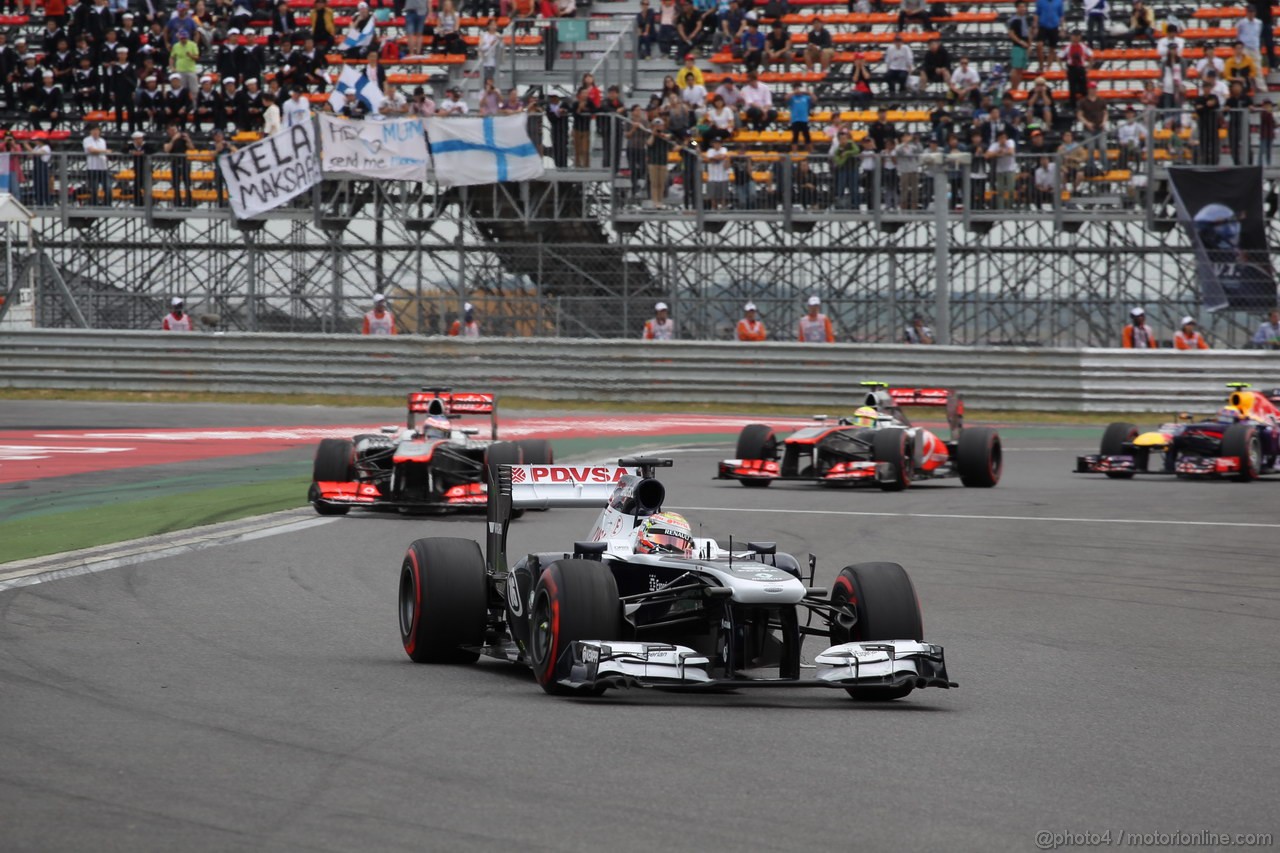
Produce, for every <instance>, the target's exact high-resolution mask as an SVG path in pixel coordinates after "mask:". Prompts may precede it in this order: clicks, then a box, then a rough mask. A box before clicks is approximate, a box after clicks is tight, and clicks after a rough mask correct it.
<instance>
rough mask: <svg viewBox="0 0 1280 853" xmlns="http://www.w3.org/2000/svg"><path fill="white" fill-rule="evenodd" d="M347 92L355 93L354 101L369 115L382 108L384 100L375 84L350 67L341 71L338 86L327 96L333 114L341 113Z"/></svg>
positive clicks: (361, 72)
mask: <svg viewBox="0 0 1280 853" xmlns="http://www.w3.org/2000/svg"><path fill="white" fill-rule="evenodd" d="M347 92H355V93H356V99H357V100H359V101H360V102H361V103H362V104H364V105H365V108H366V109H368V110H369V112H371V113H376V112H378V110H380V109H381V108H382V102H383V101H385V100H386V99H385V98H384V97H383V96H382V93H381V92H380V91H378V84H377V83H375V82H373V81H372V80H370V79H369V78H368V77H366V76H365V75H364V72H363V71H357V70H355V69H354V68H352V67H351V66H350V65H348V66H345V67H344V68H343V69H342V76H340V77H339V78H338V85H337V86H334V87H333V93H332V94H330V95H329V106H331V107H333V111H334V112H335V113H336V112H341V110H342V108H343V106H345V105H346V103H347Z"/></svg>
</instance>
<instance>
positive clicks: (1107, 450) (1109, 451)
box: [1098, 422, 1138, 480]
mask: <svg viewBox="0 0 1280 853" xmlns="http://www.w3.org/2000/svg"><path fill="white" fill-rule="evenodd" d="M1137 437H1138V428H1137V427H1136V426H1135V425H1133V424H1126V423H1120V422H1116V423H1113V424H1110V425H1109V426H1108V427H1107V430H1106V432H1104V433H1103V434H1102V447H1101V448H1100V449H1099V450H1098V452H1099V453H1101V454H1102V455H1103V456H1123V455H1125V453H1127V452H1129V451H1126V450H1125V447H1124V446H1125V444H1126V443H1127V442H1130V441H1133V440H1134V439H1135V438H1137ZM1133 461H1134V464H1135V465H1136V464H1137V463H1138V458H1137V455H1136V454H1135V455H1134V460H1133ZM1106 474H1107V476H1108V477H1110V478H1111V479H1113V480H1129V479H1132V478H1133V472H1132V471H1107V472H1106Z"/></svg>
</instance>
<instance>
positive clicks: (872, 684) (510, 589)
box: [399, 458, 956, 700]
mask: <svg viewBox="0 0 1280 853" xmlns="http://www.w3.org/2000/svg"><path fill="white" fill-rule="evenodd" d="M618 464H619V466H620V467H613V466H590V467H572V466H557V465H511V466H507V465H502V466H499V467H498V470H497V479H496V482H495V483H494V485H493V486H492V487H491V488H490V492H489V496H488V497H489V503H488V519H487V521H488V524H487V531H488V532H487V535H486V542H485V551H484V552H483V553H482V552H481V548H480V545H479V543H478V542H475V541H473V540H469V539H456V538H432V539H419V540H417V541H416V542H414V543H413V544H412V545H411V546H410V547H409V550H408V553H407V554H406V555H405V557H404V561H403V562H402V563H401V567H400V592H399V617H400V619H399V621H400V638H401V641H402V643H403V645H404V650H405V652H406V653H407V654H408V655H409V657H410V658H411V659H412V660H414V661H415V662H418V663H473V662H475V661H476V660H477V659H478V658H479V656H480V655H486V656H489V657H493V658H496V659H498V660H502V661H509V662H515V663H522V664H525V665H527V666H529V667H530V668H531V669H532V670H533V673H534V675H535V677H536V679H537V681H538V683H539V684H540V685H541V686H542V688H543V689H544V690H545V691H546V692H548V693H553V694H586V695H598V694H599V693H601V692H603V691H605V690H606V689H608V688H623V687H652V688H661V689H667V690H705V691H718V690H719V691H723V690H735V689H738V688H745V687H831V688H842V689H844V690H847V691H848V692H849V694H850V695H851V696H853V697H854V698H856V699H871V700H889V699H898V698H901V697H903V696H906V695H907V694H908V693H910V692H911V691H912V690H916V689H920V688H925V687H943V688H949V687H955V686H956V685H955V684H954V683H953V682H951V681H950V680H949V679H948V677H947V671H946V664H945V661H944V659H943V650H942V648H941V647H940V646H936V645H932V644H930V643H925V642H923V637H922V628H921V618H920V606H919V603H918V601H917V598H916V594H915V590H914V588H913V587H912V584H911V580H910V578H909V577H908V576H907V573H906V571H905V570H903V568H902V567H901V566H899V565H897V564H896V563H858V564H854V565H851V566H846V567H845V568H843V569H841V570H840V573H839V574H838V575H837V576H836V580H835V583H834V584H833V585H832V586H831V588H830V589H826V588H817V587H815V586H813V576H814V567H815V564H816V558H814V557H812V556H810V557H809V559H808V564H807V571H802V569H801V565H800V563H799V561H798V560H796V559H795V557H793V556H791V555H789V554H785V553H780V552H778V550H777V548H776V546H775V545H774V543H771V542H747V543H734V542H732V541H730V542H729V545H728V547H723V546H721V545H720V544H719V543H717V542H716V541H715V540H713V539H704V538H695V537H694V536H693V534H692V532H691V530H690V528H689V525H688V522H686V521H685V520H684V519H683V518H682V517H681V516H679V515H677V514H676V513H671V512H664V511H663V510H662V503H663V501H664V499H665V489H664V488H663V485H662V483H661V482H659V481H658V480H657V479H655V478H654V476H653V474H654V471H655V469H657V468H661V467H667V466H670V465H671V461H670V460H667V459H654V458H632V459H622V460H619V463H618ZM631 469H634V473H633V470H631ZM587 506H591V507H601V508H602V509H601V512H600V515H599V517H598V519H597V520H596V523H595V525H594V527H592V528H591V530H590V532H589V533H588V534H587V536H586V538H584V539H583V540H581V541H579V542H574V543H573V544H572V547H571V548H569V547H566V548H564V549H562V550H557V551H554V552H547V553H536V554H527V555H525V556H523V557H520V558H519V559H517V560H516V561H515V562H514V564H509V563H508V561H507V554H506V551H507V530H508V522H509V520H510V518H511V513H512V512H513V511H514V510H516V509H522V508H523V509H531V508H538V507H587ZM815 622H816V624H815ZM807 636H817V637H821V638H822V639H823V640H825V641H826V643H827V644H828V645H829V647H828V648H826V650H825V651H823V652H821V653H820V654H818V655H817V656H816V657H814V658H813V664H812V665H804V664H802V656H801V645H802V642H803V640H804V638H805V637H807Z"/></svg>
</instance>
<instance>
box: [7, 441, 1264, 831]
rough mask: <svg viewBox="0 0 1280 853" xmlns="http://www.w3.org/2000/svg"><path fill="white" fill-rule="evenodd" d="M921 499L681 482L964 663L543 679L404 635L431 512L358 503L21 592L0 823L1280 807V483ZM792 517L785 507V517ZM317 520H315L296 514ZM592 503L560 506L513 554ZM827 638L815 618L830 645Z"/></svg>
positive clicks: (748, 817)
mask: <svg viewBox="0 0 1280 853" xmlns="http://www.w3.org/2000/svg"><path fill="white" fill-rule="evenodd" d="M1006 444H1007V445H1008V446H1010V447H1011V448H1012V449H1010V451H1009V452H1008V453H1007V456H1006V460H1007V466H1006V473H1005V479H1004V482H1003V483H1002V484H1001V485H1000V487H999V488H996V489H994V490H973V489H964V488H962V487H961V486H959V484H958V483H956V482H948V483H945V484H938V485H921V486H916V487H913V488H912V489H911V490H910V491H909V492H906V493H903V494H882V493H879V492H876V491H830V490H823V489H819V488H816V487H807V486H803V485H793V484H776V485H775V486H774V487H772V488H770V489H767V490H763V491H753V490H747V489H743V488H741V487H739V486H738V485H737V484H735V483H730V482H716V481H712V480H710V479H709V478H710V476H711V474H712V472H713V468H714V461H715V459H716V458H718V457H719V456H721V455H727V449H726V448H716V449H710V450H707V449H703V450H692V449H686V450H684V451H682V452H679V453H678V454H676V459H677V464H676V467H675V468H674V469H672V470H671V471H669V472H665V476H664V480H666V482H667V486H668V497H669V500H668V507H669V508H672V509H679V510H681V511H683V512H684V513H685V515H686V516H688V517H689V518H690V519H691V521H693V523H694V525H695V527H696V526H697V525H698V523H699V522H701V524H702V525H703V531H704V534H712V533H714V534H715V535H717V536H719V537H720V538H722V539H723V538H727V536H728V535H729V534H730V533H732V534H733V535H734V538H735V539H737V538H744V539H745V538H747V537H752V538H755V539H776V540H778V542H779V544H780V546H781V547H782V548H783V549H784V550H791V551H794V552H797V553H799V554H801V555H803V554H805V553H808V552H810V551H812V552H813V553H815V554H817V555H818V556H819V580H820V581H821V582H822V583H824V584H829V583H830V581H831V579H832V577H833V575H834V573H835V571H836V570H838V569H839V568H840V566H842V565H844V564H846V563H850V562H855V561H864V560H895V561H898V562H901V563H903V564H904V565H905V566H906V567H907V568H908V570H909V571H910V572H911V573H912V575H913V578H914V580H915V583H916V587H917V590H918V592H919V595H920V598H921V602H922V605H923V608H924V617H925V636H926V639H929V640H931V641H933V642H937V643H940V644H943V645H944V646H945V647H946V649H947V657H948V666H949V669H950V673H951V675H952V677H953V678H954V679H955V680H957V681H959V682H960V684H961V687H960V689H959V690H954V691H941V690H930V691H924V692H917V693H914V694H912V695H911V696H910V697H909V698H907V699H906V700H903V701H900V702H896V703H891V704H889V705H881V706H875V705H859V704H857V703H854V702H853V701H851V700H849V699H848V698H847V697H846V696H845V695H844V693H843V692H840V691H830V692H828V691H812V690H811V691H794V692H787V691H759V692H755V693H752V692H743V693H738V694H734V695H729V696H672V695H668V694H662V693H656V692H647V691H645V692H640V691H637V692H628V693H609V694H607V695H606V696H605V697H604V698H602V699H573V700H563V699H553V698H551V697H548V696H545V695H544V694H543V693H542V691H541V690H539V689H538V688H537V687H536V686H535V685H534V683H533V681H532V680H531V678H530V677H529V676H528V674H527V672H525V671H524V670H521V669H518V668H513V667H510V666H506V665H500V664H496V663H481V664H479V665H477V666H473V667H461V668H458V667H455V668H448V667H440V668H436V667H426V666H418V665H414V664H412V663H410V662H409V660H408V659H407V658H406V657H405V655H404V653H403V652H402V650H401V649H400V647H399V638H398V635H397V630H396V614H395V595H396V580H397V570H398V566H399V562H400V559H401V556H402V554H403V552H404V549H405V546H406V545H407V544H408V542H409V541H410V540H411V539H412V538H414V537H417V536H430V535H450V536H467V537H480V536H481V534H482V526H483V525H482V523H481V522H480V521H479V520H478V519H474V518H468V519H454V520H425V521H424V520H404V519H398V518H391V517H385V516H370V515H364V516H357V515H352V516H350V517H347V518H341V519H336V520H332V521H327V522H325V523H322V524H320V525H318V526H315V527H311V528H310V529H307V530H301V531H297V532H293V533H285V534H281V535H278V536H273V537H269V538H263V539H259V540H256V541H253V542H246V543H242V544H233V545H227V546H225V547H215V548H211V549H209V550H205V551H200V552H197V553H194V554H188V555H184V556H181V557H174V558H169V559H157V560H153V561H150V562H143V563H139V564H137V565H132V566H127V567H123V568H119V569H115V570H111V571H105V572H101V573H97V574H90V575H84V576H81V577H75V578H68V579H64V580H56V581H52V582H49V583H43V584H39V585H35V586H28V587H24V588H20V589H13V590H9V591H7V592H0V721H2V723H3V724H2V726H0V827H3V829H2V830H0V832H2V833H3V841H0V847H3V848H4V849H5V850H41V851H43V850H95V851H96V850H131V851H132V850H175V849H180V850H218V851H225V850H326V851H329V850H331V851H350V850H356V849H367V850H379V851H381V850H413V851H420V850H444V851H453V850H472V849H481V850H503V851H510V850H544V849H545V850H583V851H596V850H699V851H707V850H819V849H821V850H828V849H837V850H858V851H900V850H901V851H905V850H949V851H950V850H963V851H969V850H972V851H987V850H1034V849H1036V834H1037V832H1039V831H1046V832H1076V833H1090V832H1092V833H1103V832H1106V831H1111V832H1139V833H1149V832H1179V831H1183V832H1197V831H1199V832H1204V831H1210V832H1217V833H1234V832H1273V833H1274V832H1275V831H1276V830H1277V823H1278V822H1280V821H1277V818H1276V810H1275V792H1276V791H1277V790H1280V738H1277V737H1276V730H1275V720H1276V710H1275V708H1276V698H1277V695H1278V691H1277V686H1276V685H1277V681H1278V680H1280V665H1278V664H1277V660H1276V656H1277V652H1278V651H1280V644H1278V643H1277V640H1276V636H1277V629H1278V628H1280V567H1278V566H1277V554H1278V553H1280V519H1277V516H1276V507H1277V506H1280V482H1275V481H1273V482H1266V481H1264V482H1260V483H1253V484H1248V485H1241V484H1235V483H1219V482H1178V481H1172V480H1164V479H1148V480H1137V481H1129V482H1112V481H1108V480H1105V479H1103V478H1101V477H1097V478H1094V477H1076V476H1072V475H1070V474H1069V473H1068V469H1069V468H1070V467H1071V463H1072V457H1073V456H1074V454H1075V453H1077V452H1084V451H1088V450H1091V449H1093V442H1092V441H1090V442H1089V443H1088V444H1082V443H1081V442H1079V441H1077V442H1076V443H1075V444H1074V445H1071V444H1070V442H1066V443H1064V442H1063V440H1061V439H1052V438H1047V439H1042V440H1036V439H1024V440H1018V441H1007V442H1006ZM783 510H785V512H783ZM299 517H306V516H303V515H300V516H299ZM591 518H592V514H591V513H590V512H588V511H566V510H559V511H554V512H550V513H545V514H543V513H534V514H530V515H528V516H526V518H525V519H524V520H522V521H520V522H517V524H516V525H515V529H516V532H515V534H514V535H513V540H512V545H513V550H515V551H520V550H524V549H531V550H532V549H550V548H556V547H561V546H566V547H567V546H568V545H569V544H570V543H571V541H572V540H573V539H574V538H576V537H578V536H581V535H583V533H584V532H585V530H586V528H587V527H588V525H589V523H590V521H591ZM815 647H816V644H814V643H812V642H811V643H810V646H809V647H807V648H808V649H809V651H810V652H811V653H812V651H813V650H814V649H815Z"/></svg>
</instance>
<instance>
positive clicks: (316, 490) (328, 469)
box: [307, 438, 356, 515]
mask: <svg viewBox="0 0 1280 853" xmlns="http://www.w3.org/2000/svg"><path fill="white" fill-rule="evenodd" d="M355 478H356V446H355V444H354V443H352V442H351V441H348V440H347V439H345V438H324V439H321V440H320V446H319V447H317V448H316V458H315V461H314V462H312V464H311V489H310V490H309V491H308V492H307V500H308V501H309V502H310V503H311V505H312V506H313V507H315V510H316V512H317V513H318V514H320V515H346V514H347V513H348V512H350V511H351V507H349V506H347V505H346V504H331V503H326V502H325V501H322V500H321V499H320V487H319V486H317V485H316V483H319V482H321V481H323V482H327V483H349V482H351V481H352V480H354V479H355Z"/></svg>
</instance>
